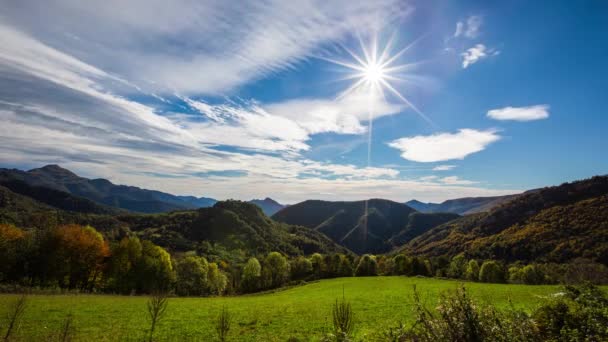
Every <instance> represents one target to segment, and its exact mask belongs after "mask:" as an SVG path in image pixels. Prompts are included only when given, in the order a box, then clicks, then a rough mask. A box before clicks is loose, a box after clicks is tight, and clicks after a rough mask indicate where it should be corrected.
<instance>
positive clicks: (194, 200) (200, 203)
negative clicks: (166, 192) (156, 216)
mask: <svg viewBox="0 0 608 342" xmlns="http://www.w3.org/2000/svg"><path fill="white" fill-rule="evenodd" d="M175 197H177V198H179V199H180V200H182V201H184V202H186V203H189V204H190V205H192V206H193V207H195V208H208V207H213V205H214V204H215V203H217V200H216V199H214V198H209V197H195V196H175Z"/></svg>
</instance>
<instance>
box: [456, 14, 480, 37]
mask: <svg viewBox="0 0 608 342" xmlns="http://www.w3.org/2000/svg"><path fill="white" fill-rule="evenodd" d="M482 23H483V19H482V18H481V16H478V15H472V16H470V17H469V18H467V20H466V22H463V21H458V22H457V23H456V31H454V37H461V36H464V37H466V38H469V39H473V38H477V36H479V34H480V28H481V24H482Z"/></svg>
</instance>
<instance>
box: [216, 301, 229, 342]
mask: <svg viewBox="0 0 608 342" xmlns="http://www.w3.org/2000/svg"><path fill="white" fill-rule="evenodd" d="M231 320H232V317H231V316H230V312H228V310H227V309H226V307H225V306H224V307H222V311H221V312H220V314H219V315H218V317H217V320H216V321H215V331H216V332H217V336H218V338H219V339H220V341H222V342H225V341H226V340H227V339H228V333H229V332H230V324H231Z"/></svg>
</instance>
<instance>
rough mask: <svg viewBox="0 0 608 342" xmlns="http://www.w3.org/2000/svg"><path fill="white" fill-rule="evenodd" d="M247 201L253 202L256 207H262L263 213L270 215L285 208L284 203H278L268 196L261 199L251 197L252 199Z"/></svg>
mask: <svg viewBox="0 0 608 342" xmlns="http://www.w3.org/2000/svg"><path fill="white" fill-rule="evenodd" d="M249 203H253V204H255V205H257V206H258V207H260V208H262V211H263V212H264V214H266V216H272V215H274V213H276V212H277V211H279V210H281V209H283V208H285V206H284V205H282V204H280V203H279V202H277V201H275V200H273V199H272V198H270V197H266V198H265V199H263V200H260V199H253V200H251V201H249Z"/></svg>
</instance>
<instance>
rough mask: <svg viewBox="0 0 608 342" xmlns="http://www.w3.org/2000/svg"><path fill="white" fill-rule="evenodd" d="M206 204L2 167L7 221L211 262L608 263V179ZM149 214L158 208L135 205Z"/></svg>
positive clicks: (0, 196) (1, 209) (0, 195)
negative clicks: (371, 257)
mask: <svg viewBox="0 0 608 342" xmlns="http://www.w3.org/2000/svg"><path fill="white" fill-rule="evenodd" d="M208 200H211V199H208V198H204V197H201V198H197V197H188V196H174V195H170V194H167V193H162V192H159V191H152V190H146V189H140V188H137V187H130V186H124V185H114V184H112V183H111V182H109V181H107V180H104V179H87V178H83V177H79V176H77V175H76V174H74V173H72V172H70V171H69V170H66V169H63V168H60V167H58V166H56V165H49V166H45V167H42V168H39V169H33V170H30V171H20V170H13V169H11V170H9V169H0V223H11V224H15V225H17V226H19V227H23V228H28V229H45V228H47V227H49V226H53V225H57V224H67V223H77V224H82V225H87V224H88V225H91V226H93V227H96V228H97V229H99V230H100V231H101V232H103V234H104V235H105V236H106V237H107V238H109V239H110V240H116V239H120V238H121V237H123V236H126V235H128V234H136V235H137V236H140V237H142V238H145V239H148V240H151V241H153V242H155V243H157V244H159V245H161V246H164V247H166V248H168V249H169V250H171V251H177V252H188V251H198V252H199V253H200V254H202V255H206V256H208V257H209V258H210V259H211V260H228V261H231V262H232V261H237V262H240V261H244V260H246V258H247V257H248V256H250V255H259V254H263V253H266V252H268V251H272V250H277V251H281V252H283V253H285V254H288V255H299V254H310V253H314V252H320V253H334V252H341V253H346V254H350V253H356V254H363V253H374V254H378V253H387V252H390V253H397V252H403V253H407V254H410V255H422V256H427V257H437V256H447V257H452V256H455V255H458V254H465V256H467V257H468V258H479V259H496V260H504V261H508V262H513V261H523V262H529V261H541V262H568V261H571V260H574V259H576V258H585V259H589V260H594V261H599V262H602V263H605V264H608V176H595V177H593V178H590V179H585V180H580V181H576V182H572V183H564V184H562V185H559V186H554V187H546V188H542V189H535V190H531V191H527V192H524V193H522V194H518V195H511V196H501V197H492V198H490V197H485V198H465V199H456V200H451V201H446V202H443V203H441V204H436V205H433V204H431V205H430V206H429V207H430V209H429V208H428V207H427V208H422V207H420V205H419V203H415V202H413V203H410V204H411V206H410V205H406V204H403V203H398V202H393V201H389V200H384V199H370V200H367V201H354V202H338V201H336V202H331V201H320V200H308V201H304V202H301V203H297V204H294V205H290V206H282V205H281V204H279V203H277V202H276V201H273V200H272V199H270V198H266V199H264V200H252V201H251V202H243V201H234V200H230V201H219V202H218V201H215V200H211V201H214V202H213V204H211V202H208ZM426 205H429V204H428V203H427V204H426ZM198 206H202V207H201V208H197V207H198ZM416 207H417V208H418V209H416ZM195 208H196V209H195ZM438 208H440V209H438ZM134 209H139V210H134ZM144 210H145V211H146V212H150V213H153V214H146V213H141V212H140V213H138V212H137V211H144ZM168 210H170V212H164V213H163V212H161V211H168ZM424 210H432V211H437V212H423V211H424ZM440 211H444V212H440ZM450 211H451V212H450ZM159 212H161V213H159ZM273 212H274V214H272V213H273ZM455 212H456V213H455ZM457 213H463V214H465V215H464V216H461V215H459V214H457ZM268 214H272V217H269V215H268Z"/></svg>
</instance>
